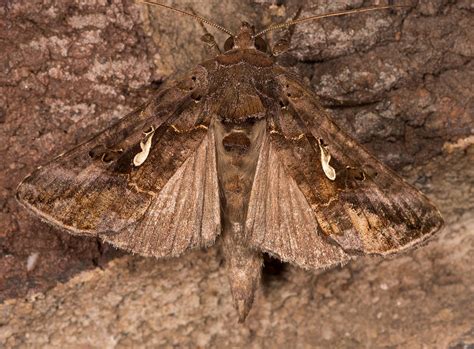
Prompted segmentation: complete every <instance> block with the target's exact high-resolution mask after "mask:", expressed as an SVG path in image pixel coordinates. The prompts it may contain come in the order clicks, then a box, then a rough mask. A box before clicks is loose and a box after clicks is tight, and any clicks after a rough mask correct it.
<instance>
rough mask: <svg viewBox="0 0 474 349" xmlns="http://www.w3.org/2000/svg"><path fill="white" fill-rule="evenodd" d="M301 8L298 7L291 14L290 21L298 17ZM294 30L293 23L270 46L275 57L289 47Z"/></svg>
mask: <svg viewBox="0 0 474 349" xmlns="http://www.w3.org/2000/svg"><path fill="white" fill-rule="evenodd" d="M301 10H302V7H299V8H298V11H296V14H295V15H294V16H293V18H292V21H294V20H296V19H298V18H299V16H300V15H301ZM294 32H295V26H294V25H292V26H290V27H288V28H286V29H285V31H284V34H283V36H282V37H281V38H280V39H279V40H278V41H277V42H276V43H275V45H273V47H272V53H273V55H274V56H275V57H276V56H280V55H282V54H283V53H285V52H287V51H288V50H289V49H290V45H291V38H292V37H293V33H294Z"/></svg>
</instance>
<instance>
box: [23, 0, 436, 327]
mask: <svg viewBox="0 0 474 349" xmlns="http://www.w3.org/2000/svg"><path fill="white" fill-rule="evenodd" d="M144 3H149V4H154V5H156V6H159V7H163V8H167V9H171V10H173V11H177V12H180V13H181V14H184V15H188V16H191V17H194V18H195V19H197V20H198V21H199V22H201V23H204V24H209V25H211V26H214V27H216V28H217V29H219V30H222V31H224V32H226V33H227V34H229V38H228V39H227V41H226V42H225V45H224V50H223V52H220V50H219V48H218V45H217V44H216V42H215V40H214V39H213V37H212V36H211V35H210V34H209V33H207V34H206V35H204V40H205V41H206V42H207V43H208V44H210V46H213V47H214V48H215V49H216V50H217V51H219V52H218V53H217V54H216V56H215V58H214V59H210V60H207V61H205V62H203V63H201V64H199V65H197V66H196V67H195V68H194V69H192V70H191V71H189V72H188V73H186V74H185V75H184V76H183V77H181V78H179V79H170V80H168V81H166V82H165V83H164V84H163V85H162V86H161V87H160V88H159V89H158V90H157V92H156V94H155V95H154V96H153V97H152V98H151V99H150V100H149V101H148V102H147V103H146V104H145V105H144V106H143V107H141V108H140V109H138V110H136V111H135V112H133V113H131V114H129V115H127V116H125V117H124V118H123V119H121V120H120V121H119V122H118V123H116V124H115V125H113V126H111V127H110V128H108V129H106V130H105V131H103V132H101V133H100V134H98V135H97V136H95V137H94V138H92V139H91V140H89V141H87V142H85V143H82V144H80V145H79V146H77V147H76V148H74V149H72V150H71V151H69V152H67V153H65V154H63V155H60V156H59V157H57V158H55V159H54V160H53V161H52V162H50V163H49V164H47V165H45V166H43V167H39V168H38V169H37V170H36V171H34V172H33V173H32V174H31V175H29V176H28V177H27V178H26V179H24V180H23V182H22V183H21V184H20V185H19V187H18V191H17V197H18V199H19V201H20V202H21V203H23V204H24V205H25V206H26V207H27V208H29V209H31V210H32V211H33V212H34V213H36V214H37V215H39V216H40V217H41V218H43V219H44V220H46V221H48V222H51V223H53V224H54V225H56V226H59V227H60V228H63V229H65V230H67V231H69V232H70V233H71V234H77V235H87V236H98V237H100V238H101V239H102V240H104V241H106V242H108V243H110V244H112V245H114V246H116V247H118V248H121V249H124V250H127V251H131V252H133V253H137V254H139V255H142V256H152V257H156V258H164V257H176V256H179V255H181V254H183V253H184V252H186V251H188V250H191V249H196V248H203V247H209V246H211V245H213V244H214V243H215V242H216V240H220V242H219V243H220V245H221V248H222V251H223V256H224V258H225V262H226V268H227V272H228V279H229V283H230V289H231V292H232V296H233V300H234V306H235V308H236V310H237V312H238V315H239V319H240V321H244V319H245V318H246V316H247V314H248V312H249V311H250V309H251V306H252V303H253V300H254V294H255V291H256V289H257V287H258V285H259V280H260V274H261V269H262V264H263V257H262V256H263V254H264V253H266V254H268V255H270V256H273V257H276V258H278V259H279V260H281V261H284V262H288V263H291V264H293V265H296V266H298V267H302V268H305V269H310V270H314V269H320V268H329V267H331V266H334V265H341V264H343V263H346V262H347V261H349V260H350V259H351V258H353V257H354V256H359V255H390V254H393V253H396V252H400V251H403V250H405V249H407V248H410V247H413V246H414V245H417V244H419V243H421V242H423V241H424V240H426V239H427V238H428V237H429V236H431V235H432V234H434V233H435V232H436V231H438V230H439V229H440V228H441V226H442V224H443V219H442V217H441V215H440V213H439V211H438V210H437V209H436V208H435V206H434V205H433V204H432V203H431V202H430V201H429V200H428V199H427V198H426V197H425V196H424V195H423V194H421V193H420V192H419V191H418V190H416V189H415V188H414V187H412V186H410V185H409V184H407V183H406V182H405V181H404V180H403V179H402V178H400V177H399V176H398V175H397V174H395V173H394V172H393V171H391V170H390V169H388V168H387V167H386V166H384V165H383V164H382V163H381V162H379V161H378V160H377V159H375V158H374V157H373V156H372V155H370V154H369V152H367V151H366V150H365V149H364V148H363V147H362V146H361V145H359V144H358V143H357V142H356V141H354V140H353V139H352V138H351V137H349V136H348V135H347V134H346V133H344V132H343V131H342V130H341V129H340V128H339V127H338V126H337V125H336V124H335V123H334V122H333V121H332V120H331V117H330V115H329V114H328V112H326V111H325V110H324V109H323V108H322V107H321V105H320V102H319V100H318V97H317V96H316V95H315V93H313V92H312V91H311V90H310V89H309V88H307V87H306V86H305V84H304V83H303V82H302V80H301V79H300V78H299V77H298V76H296V75H295V74H294V73H292V72H290V71H289V70H287V69H286V68H284V67H283V66H281V65H279V64H278V62H277V59H276V56H277V55H278V54H279V53H281V52H283V51H284V48H285V47H287V46H288V42H287V41H286V42H285V40H287V39H282V41H279V42H277V43H276V44H275V45H274V46H273V48H272V49H268V45H267V42H266V41H265V40H264V39H263V38H262V36H263V35H264V34H265V33H267V32H269V31H271V30H279V29H285V30H288V28H292V26H294V25H295V24H298V23H302V22H305V21H309V20H315V19H318V18H323V17H331V16H339V15H343V14H349V13H355V12H367V11H375V10H380V9H386V8H393V7H394V6H382V7H374V8H366V9H359V10H349V11H344V12H339V13H332V14H325V15H318V16H312V17H308V18H302V19H294V20H292V21H290V22H287V23H283V24H280V25H274V26H271V27H269V28H267V29H265V30H263V31H261V32H259V33H255V31H254V27H253V26H251V25H249V24H248V23H246V22H244V23H242V25H241V27H240V30H239V31H238V33H237V34H233V33H232V32H230V31H229V30H227V29H225V28H223V27H221V26H219V25H217V24H215V23H212V22H211V21H209V20H207V19H205V18H202V17H200V16H198V15H196V14H194V13H188V12H185V11H182V10H178V9H174V8H170V7H168V6H166V5H162V4H158V3H154V2H149V1H144ZM203 27H204V26H203ZM285 38H288V37H287V36H286V37H285Z"/></svg>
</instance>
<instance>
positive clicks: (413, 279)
mask: <svg viewBox="0 0 474 349" xmlns="http://www.w3.org/2000/svg"><path fill="white" fill-rule="evenodd" d="M348 4H350V5H351V6H353V7H359V6H367V5H371V4H373V3H368V2H365V1H362V0H360V1H337V2H331V3H330V5H328V4H327V2H326V1H309V0H305V1H300V2H297V1H296V0H289V1H286V2H285V1H283V2H280V1H267V0H255V1H250V0H249V1H245V2H233V1H230V0H226V1H217V0H212V1H196V2H193V3H192V4H191V5H192V8H193V9H194V10H195V11H197V12H199V13H201V14H202V15H204V16H206V17H210V18H213V19H215V20H216V21H217V22H220V23H221V24H224V25H225V26H226V27H229V28H230V29H233V30H234V31H235V29H236V28H237V27H238V25H239V22H240V21H241V20H244V19H246V20H248V21H249V22H253V23H256V24H257V27H259V28H261V27H264V26H266V25H268V24H269V23H270V22H271V21H275V22H279V21H283V20H286V19H287V18H290V17H291V16H292V15H293V14H294V13H295V11H296V9H297V7H296V6H300V5H301V6H302V8H303V11H302V16H306V15H310V14H314V13H321V12H328V11H333V10H340V9H344V8H347V5H348ZM179 6H180V7H181V8H185V7H186V6H187V4H183V3H180V4H179ZM472 23H473V5H472V1H469V0H465V1H462V0H459V1H447V0H446V1H444V0H436V1H429V2H428V1H421V2H420V3H418V4H416V6H415V7H414V8H411V9H409V10H403V11H396V12H395V13H392V14H390V13H388V12H382V13H373V14H366V15H358V16H350V17H344V18H338V19H333V20H326V21H320V22H315V23H312V24H307V25H301V26H299V27H298V28H297V29H296V32H295V35H294V38H293V46H292V50H291V55H289V62H293V63H295V67H294V69H297V70H298V71H299V72H300V74H301V75H302V76H303V77H305V78H306V79H308V83H310V84H311V85H312V87H313V88H314V89H315V90H316V91H317V92H318V93H319V94H320V95H321V96H323V97H326V98H327V100H328V104H329V105H333V106H336V108H335V109H334V116H335V119H336V120H337V121H338V123H339V124H340V125H341V126H342V127H344V128H345V129H347V130H348V131H349V132H350V133H351V134H353V135H354V136H355V137H356V138H357V139H359V140H360V141H361V143H363V144H365V145H366V146H367V147H368V148H370V149H371V150H373V152H374V153H375V154H376V155H377V156H378V157H379V158H380V159H381V160H383V161H384V162H386V163H387V164H389V165H390V166H391V167H392V168H394V169H396V170H398V171H399V172H400V173H401V174H402V175H403V176H404V177H405V178H407V179H408V180H409V181H410V182H411V183H413V184H414V185H415V186H417V187H418V188H420V189H422V190H423V191H424V192H425V193H427V194H428V195H429V196H430V197H431V198H432V199H433V200H434V201H435V202H436V203H437V205H438V206H439V208H440V209H441V211H442V212H443V214H444V217H445V220H446V228H445V229H444V230H443V231H442V232H441V233H440V234H438V235H437V236H436V237H435V238H434V239H433V240H432V241H431V242H430V244H428V245H427V246H424V247H422V248H420V249H418V250H415V251H412V252H410V253H406V254H404V255H401V256H398V257H395V258H392V259H389V260H382V259H380V258H361V259H359V260H356V261H354V262H352V263H350V264H349V265H347V266H345V267H343V268H339V269H334V270H328V271H324V272H321V273H310V272H306V271H302V270H299V269H296V268H293V267H291V266H288V265H279V264H277V263H269V264H268V265H267V268H266V269H265V271H264V279H263V286H262V288H261V290H260V292H259V294H258V295H257V299H256V302H255V304H254V307H253V309H252V311H251V313H250V315H249V318H248V320H247V322H246V323H245V324H242V325H240V324H237V315H236V313H235V311H234V309H233V307H232V300H231V296H230V291H229V286H228V284H227V279H226V276H225V274H224V269H223V268H222V266H221V265H220V264H221V261H222V258H221V256H220V255H219V252H218V249H217V248H215V247H214V248H211V249H209V250H208V251H196V252H193V253H191V254H188V255H186V256H184V257H183V258H179V259H172V260H171V259H170V260H165V261H157V260H153V259H144V258H139V257H136V256H130V255H123V254H121V253H120V252H117V251H114V250H113V249H112V248H110V247H108V246H107V245H102V244H100V243H99V242H98V241H96V240H93V239H85V238H76V237H71V236H69V235H68V234H67V233H64V232H61V231H58V230H55V229H53V228H51V227H50V226H48V225H47V224H45V223H42V222H40V221H39V220H38V219H37V218H35V217H33V216H31V215H30V214H28V213H27V212H26V211H25V210H24V209H22V208H21V207H20V206H19V205H18V204H17V203H16V201H15V199H14V196H13V193H14V191H15V187H16V185H17V184H18V182H19V181H20V180H21V178H22V177H23V176H25V175H26V174H28V173H29V172H30V171H31V170H32V169H33V168H34V167H35V166H37V165H39V164H41V163H44V162H45V161H48V160H49V159H51V158H52V157H53V156H54V155H55V154H59V153H60V152H62V151H64V150H66V149H68V148H70V147H71V146H73V145H75V144H77V143H79V142H81V141H83V140H85V139H87V138H88V137H89V136H90V135H92V134H94V133H96V132H97V131H99V130H100V129H102V128H104V127H106V126H107V125H109V124H110V123H111V122H112V121H113V120H116V119H117V118H119V117H120V116H123V115H125V114H126V113H127V112H128V111H130V110H132V109H133V108H135V107H136V106H138V105H140V104H141V103H142V102H143V101H144V99H145V98H146V97H147V95H149V92H150V89H148V88H147V87H149V86H153V84H154V83H159V82H160V81H161V80H162V79H164V78H165V77H166V76H168V75H169V74H170V73H171V72H173V71H179V70H185V69H188V68H190V67H192V66H193V65H194V64H196V63H198V62H199V61H201V60H202V59H204V58H205V57H206V55H207V54H208V53H207V52H206V49H205V47H204V45H203V44H202V43H200V42H199V37H200V36H201V28H200V26H199V25H198V24H196V23H193V22H191V21H189V20H188V19H186V18H183V17H176V16H174V15H173V14H171V13H169V12H163V11H156V10H155V9H146V8H144V7H143V6H139V5H134V4H132V2H131V1H125V0H123V1H106V0H95V1H93V0H90V1H8V0H5V1H1V2H0V24H1V27H0V28H1V29H0V46H1V50H0V140H1V141H0V158H1V160H2V161H1V162H0V300H1V301H3V303H1V304H0V346H5V347H42V346H44V347H64V345H69V346H70V347H100V348H103V347H139V346H140V347H141V346H143V347H157V346H160V347H161V346H164V347H171V346H179V347H188V346H189V347H196V346H201V347H223V346H230V345H232V346H238V347H255V348H257V347H320V348H330V347H331V348H334V347H336V348H356V347H370V348H395V347H397V348H398V347H400V348H402V347H403V348H470V347H471V346H474V299H473V294H474V286H473V285H474V267H473V257H474V235H473V230H474V193H473V187H474V166H473V165H472V164H473V163H474V145H473V144H474V135H473V124H474V122H473V121H474V120H473V110H474V105H473V104H474V102H473V93H472V85H473V83H474V73H473V62H472V57H473V54H474V39H473V38H474V30H473V26H472ZM217 38H218V40H220V42H221V43H222V42H223V40H224V39H225V36H222V35H220V34H218V35H217ZM336 101H337V102H336ZM117 256H120V257H119V258H117ZM110 260H112V261H110ZM98 265H99V266H101V268H98V267H97V266H98Z"/></svg>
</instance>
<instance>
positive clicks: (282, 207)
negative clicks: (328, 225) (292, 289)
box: [245, 137, 349, 269]
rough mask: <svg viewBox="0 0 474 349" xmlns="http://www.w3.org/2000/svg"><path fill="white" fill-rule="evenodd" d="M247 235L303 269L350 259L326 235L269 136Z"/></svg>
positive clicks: (253, 242)
mask: <svg viewBox="0 0 474 349" xmlns="http://www.w3.org/2000/svg"><path fill="white" fill-rule="evenodd" d="M245 232H246V238H247V240H248V241H249V243H250V244H251V245H252V246H253V247H256V248H258V249H260V250H262V251H264V252H267V253H269V254H271V255H274V256H276V257H278V258H279V259H281V260H282V261H286V262H290V263H293V264H295V265H298V266H300V267H303V268H312V269H318V268H326V267H329V266H332V265H334V264H342V263H344V262H346V261H348V260H349V256H348V255H347V254H346V253H345V252H344V251H343V250H342V249H341V248H340V247H339V246H337V244H335V243H333V241H331V239H328V238H327V237H326V236H325V235H324V234H323V232H322V230H321V228H320V227H319V225H318V222H317V221H316V219H315V216H314V214H313V211H312V209H311V207H310V206H309V205H308V202H307V200H306V198H305V197H304V195H303V194H302V192H301V190H300V189H299V188H298V186H297V184H296V182H295V180H294V179H293V178H291V176H289V174H288V173H287V170H286V168H285V167H284V166H283V165H282V163H281V161H280V159H279V157H278V155H277V152H276V151H275V149H274V145H273V144H272V142H270V139H269V138H268V137H267V138H266V140H265V141H264V144H263V146H262V148H261V152H260V156H259V159H258V164H257V170H256V174H255V180H254V183H253V187H252V192H251V196H250V202H249V207H248V213H247V220H246V226H245Z"/></svg>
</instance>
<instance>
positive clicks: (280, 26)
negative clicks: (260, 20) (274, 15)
mask: <svg viewBox="0 0 474 349" xmlns="http://www.w3.org/2000/svg"><path fill="white" fill-rule="evenodd" d="M400 7H410V6H407V5H387V6H376V7H366V8H360V9H356V10H348V11H340V12H332V13H325V14H321V15H315V16H311V17H306V18H300V19H296V20H294V21H290V22H286V23H280V24H275V25H272V26H270V27H268V28H266V29H264V30H262V31H261V32H258V33H257V34H255V35H254V36H253V37H254V38H256V37H257V36H261V35H263V34H266V33H268V32H270V31H274V30H281V29H284V28H287V27H290V26H292V25H296V24H300V23H304V22H309V21H313V20H316V19H321V18H328V17H338V16H344V15H350V14H354V13H363V12H371V11H380V10H385V9H394V8H400Z"/></svg>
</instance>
